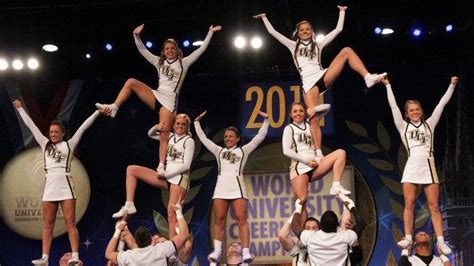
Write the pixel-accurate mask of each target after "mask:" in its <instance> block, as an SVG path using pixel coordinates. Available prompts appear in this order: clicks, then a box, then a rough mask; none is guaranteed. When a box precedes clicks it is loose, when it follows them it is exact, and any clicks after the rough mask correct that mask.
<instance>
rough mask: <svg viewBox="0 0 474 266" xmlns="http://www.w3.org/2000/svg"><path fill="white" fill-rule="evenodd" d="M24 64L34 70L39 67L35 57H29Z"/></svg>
mask: <svg viewBox="0 0 474 266" xmlns="http://www.w3.org/2000/svg"><path fill="white" fill-rule="evenodd" d="M26 65H27V66H28V68H29V69H32V70H35V69H37V68H38V67H39V62H38V60H36V58H30V59H28V61H27V62H26Z"/></svg>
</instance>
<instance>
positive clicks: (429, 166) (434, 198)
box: [382, 76, 459, 255]
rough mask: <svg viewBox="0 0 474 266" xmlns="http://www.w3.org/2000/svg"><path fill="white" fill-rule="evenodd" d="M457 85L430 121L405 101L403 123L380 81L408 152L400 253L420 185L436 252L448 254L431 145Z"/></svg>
mask: <svg viewBox="0 0 474 266" xmlns="http://www.w3.org/2000/svg"><path fill="white" fill-rule="evenodd" d="M458 81H459V78H458V77H455V76H453V77H451V83H450V84H449V86H448V90H447V91H446V93H445V94H444V96H443V97H442V98H441V101H440V102H439V103H438V105H437V106H436V108H435V109H434V111H433V114H432V115H431V117H429V118H428V119H426V120H425V118H424V114H423V109H422V108H421V104H420V102H419V101H417V100H408V101H406V102H405V120H403V117H402V114H401V112H400V109H399V108H398V106H397V102H396V100H395V96H394V95H393V91H392V86H391V85H390V82H389V80H388V77H384V78H383V79H382V82H383V84H385V87H386V88H387V98H388V103H389V104H390V108H391V110H392V115H393V121H394V123H395V126H396V128H397V130H398V133H400V137H401V139H402V142H403V144H404V145H405V148H406V149H407V152H408V161H407V163H406V165H405V169H404V170H403V176H402V181H401V182H402V185H403V197H404V199H405V210H404V212H403V222H404V229H405V236H404V237H403V239H402V240H401V241H399V242H398V243H397V244H398V246H400V247H401V248H403V249H407V248H408V247H410V246H411V245H412V244H413V236H412V232H413V215H414V210H415V201H416V188H417V187H418V186H419V185H422V186H423V190H424V192H425V197H426V200H427V201H428V207H429V209H430V213H431V221H432V223H433V227H434V231H435V234H436V236H437V240H438V241H437V245H438V249H439V250H440V252H441V253H443V254H445V255H448V254H450V253H451V248H450V247H449V246H448V245H447V244H446V243H445V242H444V236H443V221H442V217H441V213H440V211H439V207H438V201H439V178H438V174H437V173H436V167H435V161H434V150H433V143H434V130H435V127H436V125H437V124H438V122H439V119H440V117H441V114H442V112H443V109H444V107H445V106H446V104H447V103H448V101H449V99H450V98H451V96H452V94H453V92H454V88H455V87H456V84H457V83H458Z"/></svg>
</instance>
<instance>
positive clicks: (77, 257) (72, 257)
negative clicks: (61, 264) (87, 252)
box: [71, 252, 79, 259]
mask: <svg viewBox="0 0 474 266" xmlns="http://www.w3.org/2000/svg"><path fill="white" fill-rule="evenodd" d="M71 259H79V252H73V253H72V255H71Z"/></svg>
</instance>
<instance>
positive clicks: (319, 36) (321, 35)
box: [316, 33, 325, 42]
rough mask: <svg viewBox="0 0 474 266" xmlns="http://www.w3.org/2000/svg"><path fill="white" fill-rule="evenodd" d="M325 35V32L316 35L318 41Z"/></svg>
mask: <svg viewBox="0 0 474 266" xmlns="http://www.w3.org/2000/svg"><path fill="white" fill-rule="evenodd" d="M324 37H325V36H324V34H322V33H320V34H318V35H316V41H317V42H320V41H322V40H323V39H324Z"/></svg>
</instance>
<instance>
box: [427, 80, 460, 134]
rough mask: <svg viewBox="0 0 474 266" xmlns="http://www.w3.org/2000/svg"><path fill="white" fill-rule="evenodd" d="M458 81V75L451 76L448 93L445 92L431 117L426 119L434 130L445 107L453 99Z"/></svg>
mask: <svg viewBox="0 0 474 266" xmlns="http://www.w3.org/2000/svg"><path fill="white" fill-rule="evenodd" d="M458 81H459V78H458V77H456V76H453V77H451V82H450V83H449V86H448V90H447V91H446V93H444V95H443V97H441V100H440V101H439V103H438V105H437V106H436V108H435V109H434V111H433V113H432V114H431V116H430V118H428V119H426V123H428V125H429V126H430V127H431V129H432V130H434V128H435V127H436V125H437V124H438V122H439V119H440V118H441V114H442V113H443V110H444V107H445V106H446V104H447V103H448V102H449V100H450V99H451V96H452V95H453V92H454V88H456V85H457V84H458Z"/></svg>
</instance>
